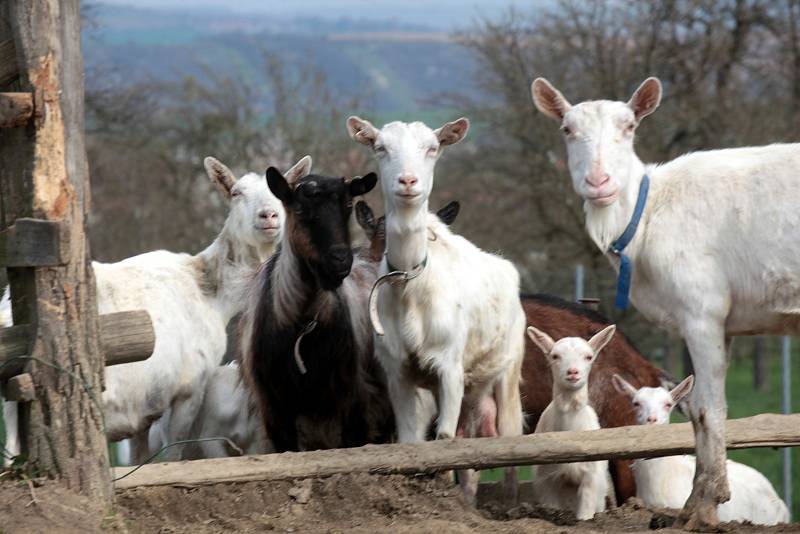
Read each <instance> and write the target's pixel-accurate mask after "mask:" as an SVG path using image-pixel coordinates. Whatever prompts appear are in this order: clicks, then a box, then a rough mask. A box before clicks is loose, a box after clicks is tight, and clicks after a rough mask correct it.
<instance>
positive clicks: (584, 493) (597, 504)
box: [575, 466, 608, 521]
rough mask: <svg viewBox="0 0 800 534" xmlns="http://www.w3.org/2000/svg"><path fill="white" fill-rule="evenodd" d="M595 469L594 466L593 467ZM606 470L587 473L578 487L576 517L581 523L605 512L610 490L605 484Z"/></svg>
mask: <svg viewBox="0 0 800 534" xmlns="http://www.w3.org/2000/svg"><path fill="white" fill-rule="evenodd" d="M592 467H594V466H592ZM605 477H606V472H605V469H602V470H594V469H593V472H590V473H587V474H585V475H584V476H583V478H582V479H581V483H580V484H579V485H578V506H577V509H576V510H575V517H576V518H578V520H579V521H587V520H589V519H591V518H593V517H594V514H596V513H597V512H602V511H603V510H605V502H606V501H605V499H606V493H607V490H608V488H607V487H606V484H605V483H604V480H605Z"/></svg>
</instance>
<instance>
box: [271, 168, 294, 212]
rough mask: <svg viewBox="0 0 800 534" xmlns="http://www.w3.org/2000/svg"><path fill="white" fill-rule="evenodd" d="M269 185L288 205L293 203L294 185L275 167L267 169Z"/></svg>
mask: <svg viewBox="0 0 800 534" xmlns="http://www.w3.org/2000/svg"><path fill="white" fill-rule="evenodd" d="M267 185H268V186H269V190H270V191H272V194H273V195H275V196H276V197H277V198H278V200H280V201H281V202H283V203H284V204H287V205H288V204H291V203H292V187H291V186H290V185H289V182H287V181H286V178H284V177H283V175H282V174H281V171H279V170H278V169H276V168H275V167H270V168H269V169H267Z"/></svg>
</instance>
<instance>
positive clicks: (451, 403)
mask: <svg viewBox="0 0 800 534" xmlns="http://www.w3.org/2000/svg"><path fill="white" fill-rule="evenodd" d="M433 361H437V359H434V360H433ZM438 361H440V362H441V364H440V367H439V373H438V374H439V389H438V393H439V394H438V400H439V419H438V420H437V422H436V439H452V438H454V437H455V436H456V430H457V429H458V418H459V414H460V413H461V401H462V400H463V399H464V367H463V365H461V362H459V361H457V359H456V358H448V357H444V358H442V359H439V360H438Z"/></svg>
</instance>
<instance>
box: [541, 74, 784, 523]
mask: <svg viewBox="0 0 800 534" xmlns="http://www.w3.org/2000/svg"><path fill="white" fill-rule="evenodd" d="M553 91H555V90H554V89H553V88H552V86H549V84H547V82H546V81H544V80H541V79H539V80H536V81H535V82H534V85H533V93H534V101H535V103H536V105H537V107H538V108H539V109H540V110H542V111H543V112H544V113H546V114H548V115H550V116H551V117H553V118H556V119H557V120H559V121H561V122H562V125H563V126H566V127H567V128H568V129H569V133H568V135H566V144H567V152H568V156H569V168H570V173H571V175H572V181H573V186H574V188H575V191H576V192H577V193H578V194H579V195H580V196H581V197H583V198H584V199H585V203H584V208H585V211H586V229H587V231H588V232H589V235H590V236H591V238H592V239H593V240H594V241H595V243H596V244H597V246H598V247H600V249H601V250H602V251H603V252H604V253H606V256H607V257H608V258H609V260H610V261H611V263H612V265H613V266H614V268H615V269H619V260H618V258H617V257H615V256H614V255H612V254H609V253H608V252H607V249H608V245H609V244H610V242H611V241H613V240H614V239H616V238H617V237H618V236H619V235H620V234H621V233H622V232H623V230H624V228H625V226H626V225H627V223H628V221H629V220H630V218H631V215H632V212H633V208H634V205H635V203H636V198H637V195H638V191H639V186H640V183H641V180H642V176H643V175H644V174H645V173H647V174H648V175H649V177H650V179H651V183H650V194H649V198H648V200H647V205H646V208H645V210H644V214H643V216H642V219H641V222H640V225H639V229H638V231H637V233H636V236H635V237H634V239H633V240H632V241H631V243H630V245H629V246H628V247H627V249H626V251H625V252H626V254H627V255H628V256H629V257H630V258H631V260H632V262H633V267H634V273H633V284H632V290H631V301H632V302H633V304H634V305H635V306H636V307H637V308H638V309H639V311H641V312H642V313H643V314H644V315H646V316H647V317H648V318H649V319H650V320H652V321H655V322H657V323H659V324H661V325H663V326H665V327H674V328H677V329H678V330H679V331H680V333H681V335H682V336H683V338H684V339H685V340H686V343H687V345H688V347H689V351H690V353H691V357H692V363H693V365H694V369H695V373H696V376H697V387H695V388H694V393H693V398H692V403H691V405H692V410H691V416H692V420H693V421H694V422H695V426H694V428H695V433H696V438H697V451H698V454H697V461H698V477H697V483H696V484H695V487H694V493H693V497H694V499H691V500H690V501H689V503H687V511H688V512H689V513H690V514H691V515H692V517H694V519H695V520H696V521H698V523H695V524H697V525H699V524H701V523H703V522H705V521H709V522H712V523H713V509H714V507H715V505H716V504H717V503H718V502H724V501H726V500H727V498H728V495H729V492H728V488H727V484H726V481H725V445H724V421H725V418H726V404H725V371H726V369H727V358H726V353H727V350H728V348H729V346H730V337H731V336H735V335H747V334H756V333H769V334H791V333H797V332H800V255H798V254H797V253H796V248H797V243H798V242H800V211H798V209H797V207H798V205H800V144H776V145H769V146H764V147H746V148H734V149H726V150H712V151H707V152H696V153H693V154H688V155H685V156H682V157H680V158H677V159H675V160H673V161H670V162H669V163H666V164H664V165H660V166H656V165H645V164H644V163H642V161H641V160H640V159H639V158H638V157H637V156H636V154H635V152H634V149H633V138H634V129H635V127H636V125H638V122H639V120H640V119H641V118H642V117H644V116H646V115H647V114H649V113H651V112H652V111H653V110H655V107H656V106H657V105H658V102H659V101H660V95H661V91H660V85H659V84H658V82H657V80H655V79H649V80H647V81H645V82H644V83H643V84H642V86H641V87H640V88H639V89H638V90H637V91H636V93H635V94H634V96H633V97H632V98H631V101H630V102H628V103H623V102H610V101H602V100H601V101H590V102H583V103H581V104H578V105H575V106H571V105H570V104H569V103H567V102H566V100H565V99H564V98H563V96H562V95H561V94H560V93H557V92H555V93H554V92H553ZM635 110H639V113H637V112H635ZM603 179H606V181H605V182H603V181H602V180H603ZM601 182H602V183H601ZM598 183H599V184H600V185H599V186H596V185H593V184H598ZM701 421H702V423H700V422H701ZM698 423H700V424H698ZM695 513H696V515H695ZM709 514H710V515H709ZM690 519H691V517H690Z"/></svg>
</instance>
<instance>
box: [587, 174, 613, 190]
mask: <svg viewBox="0 0 800 534" xmlns="http://www.w3.org/2000/svg"><path fill="white" fill-rule="evenodd" d="M609 180H611V176H609V175H608V174H607V173H604V172H593V173H591V174H589V175H588V176H586V183H588V184H589V185H591V186H592V187H601V186H603V185H605V184H606V183H607V182H608V181H609Z"/></svg>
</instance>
